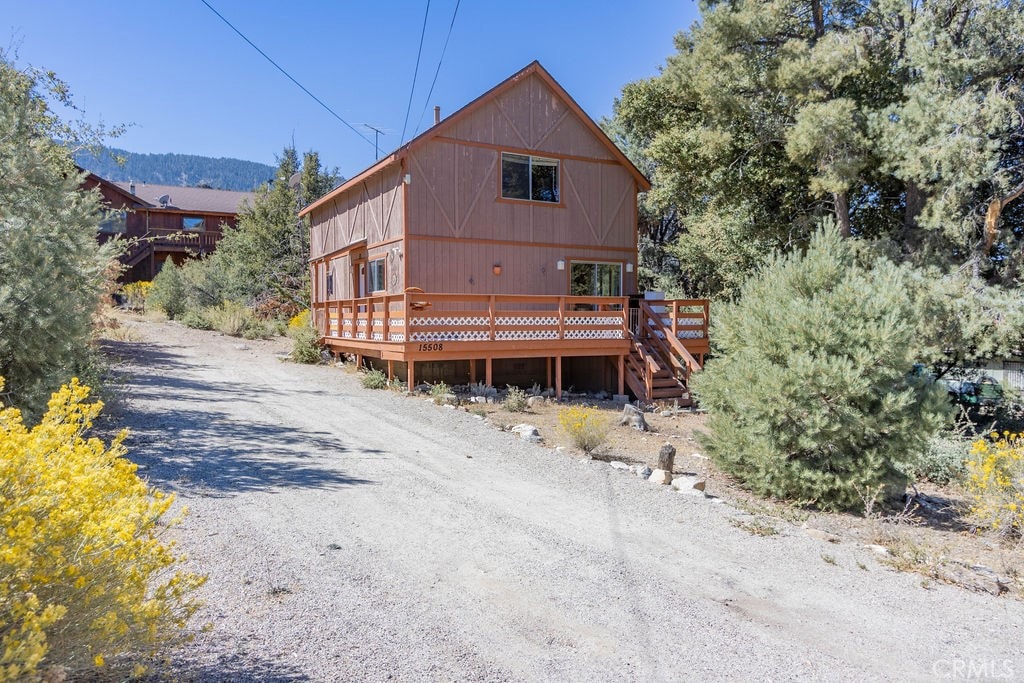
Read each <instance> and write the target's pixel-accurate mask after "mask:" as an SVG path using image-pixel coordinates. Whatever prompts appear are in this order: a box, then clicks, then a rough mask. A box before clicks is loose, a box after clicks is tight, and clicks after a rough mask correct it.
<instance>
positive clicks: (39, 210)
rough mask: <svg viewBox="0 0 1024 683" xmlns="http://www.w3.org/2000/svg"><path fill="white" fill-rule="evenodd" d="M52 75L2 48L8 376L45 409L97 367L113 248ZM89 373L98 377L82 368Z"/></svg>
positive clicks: (2, 254) (2, 353)
mask: <svg viewBox="0 0 1024 683" xmlns="http://www.w3.org/2000/svg"><path fill="white" fill-rule="evenodd" d="M66 93H67V88H66V86H65V85H64V84H63V83H62V82H60V81H59V80H57V79H56V78H55V77H54V76H53V75H52V74H45V73H38V72H27V71H19V70H18V69H16V68H15V67H14V66H13V64H11V63H10V62H9V61H8V59H7V57H6V55H4V54H3V53H0V376H3V377H5V378H6V380H7V390H8V392H9V394H8V396H7V403H9V404H10V405H13V406H16V407H19V408H22V409H24V410H26V411H28V414H29V415H30V416H36V415H38V414H40V413H41V410H42V409H43V408H44V407H45V403H46V399H47V398H48V397H49V396H50V394H51V393H52V392H54V391H56V390H57V389H58V388H59V387H60V386H61V384H63V383H66V382H67V381H69V380H70V379H71V377H72V376H75V375H79V376H82V375H83V374H85V375H88V374H89V373H90V369H91V368H92V367H93V359H92V355H91V353H90V348H89V343H90V337H91V334H92V315H93V312H94V311H95V310H96V308H97V306H98V304H99V300H100V297H101V284H102V278H101V274H102V271H103V268H104V267H105V265H106V264H107V262H108V261H109V258H108V254H107V253H106V251H105V250H103V249H101V248H100V247H99V246H98V244H97V241H96V231H97V229H98V226H99V220H100V205H99V198H98V195H97V194H96V193H87V192H82V191H81V190H80V189H79V185H80V183H81V181H82V175H81V174H80V173H78V171H77V169H76V168H75V166H74V164H73V162H72V161H71V157H70V154H69V151H68V147H66V146H65V145H62V144H60V143H58V142H57V141H56V140H55V138H57V137H60V138H62V139H63V140H65V141H67V140H68V139H69V137H71V136H73V131H71V129H69V128H67V127H66V126H64V125H63V124H62V123H61V122H60V121H59V120H58V119H57V118H56V116H54V114H53V113H52V112H51V111H50V109H49V107H48V105H47V99H46V96H47V95H49V96H51V97H54V98H56V99H57V100H60V101H64V102H66V101H67V99H66V98H67V96H66ZM83 379H84V380H90V379H91V378H90V377H83Z"/></svg>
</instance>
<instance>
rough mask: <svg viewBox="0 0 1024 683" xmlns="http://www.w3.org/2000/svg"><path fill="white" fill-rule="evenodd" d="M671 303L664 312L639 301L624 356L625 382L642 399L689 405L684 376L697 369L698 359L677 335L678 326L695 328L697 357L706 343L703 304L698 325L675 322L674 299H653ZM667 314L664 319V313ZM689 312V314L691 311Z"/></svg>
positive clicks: (677, 318) (676, 317) (705, 311)
mask: <svg viewBox="0 0 1024 683" xmlns="http://www.w3.org/2000/svg"><path fill="white" fill-rule="evenodd" d="M654 303H655V305H657V306H659V307H661V306H662V304H663V303H664V304H669V305H670V306H671V308H670V310H668V312H665V311H663V310H658V311H655V310H653V309H652V307H651V304H650V303H648V302H646V301H641V302H640V309H639V312H638V316H637V318H638V320H637V322H636V329H635V330H634V331H633V335H632V342H633V345H632V349H631V351H630V354H629V356H627V357H626V365H625V367H626V373H625V380H626V385H627V386H629V388H630V390H632V392H633V394H635V395H636V397H637V398H638V399H640V400H641V401H644V402H645V403H652V402H654V401H657V400H672V399H675V400H678V402H679V405H680V406H690V405H693V399H692V398H691V397H690V391H689V388H688V380H689V378H690V375H691V374H693V373H694V372H698V371H700V369H701V367H702V363H701V362H699V361H698V360H697V359H696V358H695V357H694V356H693V354H692V353H691V352H690V350H689V349H687V348H686V345H685V344H684V342H683V341H682V340H680V339H679V337H678V331H679V329H698V330H702V331H703V334H702V336H701V338H700V342H699V344H697V345H696V346H699V347H700V349H701V351H702V352H701V353H700V354H699V355H700V356H701V360H702V361H703V355H704V353H703V352H704V350H705V349H706V347H707V304H706V302H703V315H702V316H701V324H699V325H682V326H680V325H679V324H678V320H679V307H678V305H677V303H676V302H660V301H658V302H654ZM666 315H668V316H669V318H668V322H667V323H666V319H665V316H666ZM691 315H692V314H691Z"/></svg>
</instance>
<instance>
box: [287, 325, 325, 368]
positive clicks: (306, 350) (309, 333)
mask: <svg viewBox="0 0 1024 683" xmlns="http://www.w3.org/2000/svg"><path fill="white" fill-rule="evenodd" d="M288 336H289V337H291V339H292V351H291V359H292V360H293V361H295V362H296V363H319V362H320V360H321V358H320V335H319V334H317V331H316V330H314V329H313V328H312V327H310V326H309V325H308V324H307V325H305V326H299V327H289V328H288Z"/></svg>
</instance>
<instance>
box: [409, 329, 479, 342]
mask: <svg viewBox="0 0 1024 683" xmlns="http://www.w3.org/2000/svg"><path fill="white" fill-rule="evenodd" d="M489 337H490V335H489V334H488V333H487V331H486V330H479V331H470V330H466V331H462V332H460V331H457V330H448V331H446V332H413V333H412V334H410V335H409V341H414V342H431V341H487V340H488V338H489Z"/></svg>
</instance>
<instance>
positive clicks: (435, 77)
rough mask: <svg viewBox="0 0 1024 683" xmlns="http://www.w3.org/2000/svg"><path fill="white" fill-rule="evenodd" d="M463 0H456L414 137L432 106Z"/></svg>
mask: <svg viewBox="0 0 1024 683" xmlns="http://www.w3.org/2000/svg"><path fill="white" fill-rule="evenodd" d="M461 2H462V0H455V10H454V11H453V12H452V23H450V24H448V35H447V36H445V39H444V47H442V48H441V57H440V58H439V59H438V60H437V69H435V70H434V80H432V81H431V82H430V90H428V91H427V101H426V102H424V103H423V111H421V112H420V120H419V121H417V122H416V130H415V131H414V132H413V134H412V135H413V137H416V133H418V132H420V126H421V125H422V124H423V115H424V114H426V113H427V107H429V106H430V96H431V95H433V94H434V86H435V85H437V75H438V74H439V73H441V62H443V61H444V53H445V52H447V51H448V41H449V40H450V39H451V37H452V28H453V27H454V26H455V16H456V15H457V14H458V13H459V3H461Z"/></svg>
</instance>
